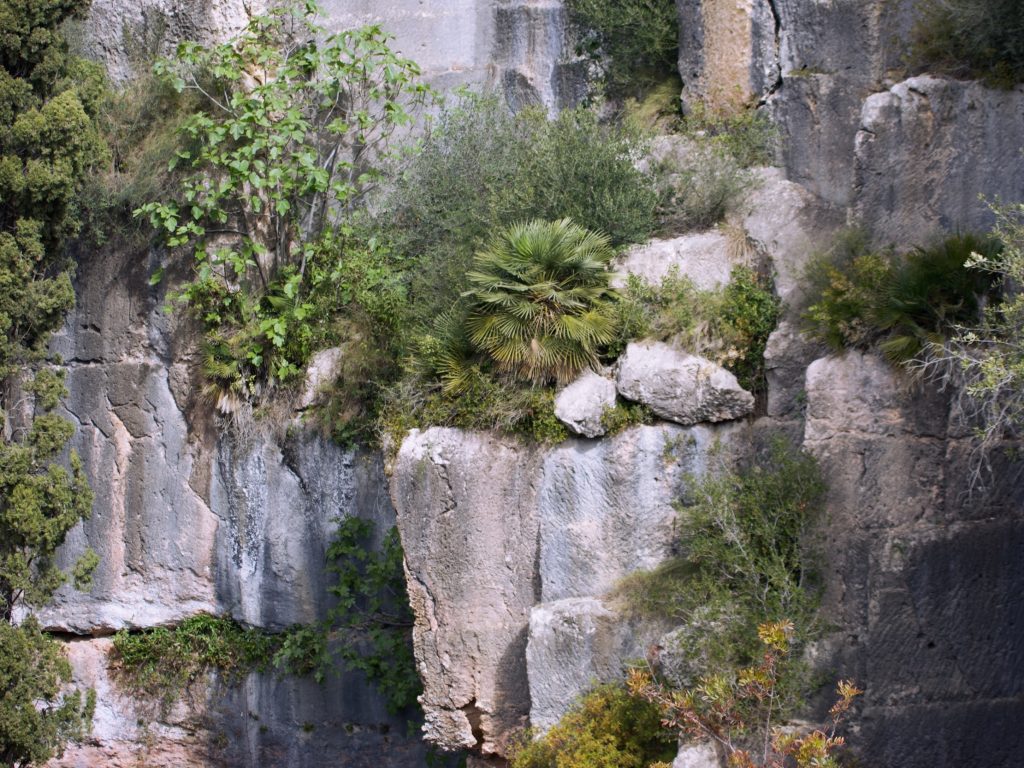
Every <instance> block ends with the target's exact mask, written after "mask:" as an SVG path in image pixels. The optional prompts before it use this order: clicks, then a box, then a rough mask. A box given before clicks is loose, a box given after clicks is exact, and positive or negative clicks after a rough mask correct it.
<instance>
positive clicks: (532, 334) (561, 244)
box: [465, 219, 615, 384]
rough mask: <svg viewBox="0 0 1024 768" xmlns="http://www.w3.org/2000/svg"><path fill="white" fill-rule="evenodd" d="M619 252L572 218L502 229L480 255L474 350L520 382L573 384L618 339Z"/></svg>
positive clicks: (473, 295)
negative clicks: (614, 280) (613, 280)
mask: <svg viewBox="0 0 1024 768" xmlns="http://www.w3.org/2000/svg"><path fill="white" fill-rule="evenodd" d="M613 255H614V252H613V250H612V248H611V244H610V241H609V239H608V238H607V237H606V236H605V235H600V234H597V233H595V232H591V231H589V230H586V229H583V228H582V227H579V226H577V225H576V224H573V223H572V221H570V220H569V219H562V220H561V221H553V222H549V221H541V220H535V221H531V222H527V223H524V224H517V225H514V226H512V227H510V228H508V229H507V230H505V231H503V232H501V233H500V234H499V235H498V236H497V237H496V238H495V239H494V240H493V241H492V242H491V244H490V245H489V246H488V247H487V248H485V249H484V250H482V251H480V252H479V253H478V254H477V256H476V261H475V265H474V266H475V269H473V270H472V271H471V272H469V274H468V278H469V281H470V284H471V285H472V289H471V290H470V291H468V292H467V294H466V297H467V298H468V299H469V302H470V309H469V311H468V313H467V315H466V319H465V328H466V331H467V332H468V335H469V339H470V341H471V343H472V344H473V346H474V347H475V348H476V349H478V350H480V351H481V352H483V353H485V354H486V355H487V357H488V358H489V359H490V360H491V361H492V362H493V363H494V365H495V366H496V368H497V369H498V370H499V371H500V372H502V373H505V374H507V375H509V376H511V377H512V378H514V379H517V380H520V381H530V382H532V383H534V384H547V383H550V382H552V381H557V382H559V383H567V382H569V381H571V380H572V379H573V378H574V377H575V376H576V375H577V374H578V373H579V372H580V371H582V370H583V369H584V368H587V367H597V365H598V352H599V350H600V348H601V347H602V346H603V345H606V344H608V343H610V342H611V341H612V340H613V339H614V338H615V314H614V300H615V293H614V292H613V291H612V289H611V287H610V286H609V278H610V276H611V273H610V272H609V263H610V261H611V259H612V256H613Z"/></svg>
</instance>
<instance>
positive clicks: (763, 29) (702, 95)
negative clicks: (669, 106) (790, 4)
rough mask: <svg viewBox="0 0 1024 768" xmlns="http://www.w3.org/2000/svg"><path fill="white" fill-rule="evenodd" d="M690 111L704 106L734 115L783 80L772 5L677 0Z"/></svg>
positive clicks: (765, 1)
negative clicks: (695, 107)
mask: <svg viewBox="0 0 1024 768" xmlns="http://www.w3.org/2000/svg"><path fill="white" fill-rule="evenodd" d="M676 9H677V11H678V14H679V36H680V44H679V74H680V75H681V77H682V78H683V102H684V108H686V107H689V106H690V105H693V104H695V103H697V102H701V103H703V104H705V105H707V106H709V107H710V108H711V109H713V110H716V111H726V112H729V111H733V110H737V109H740V108H742V107H743V106H744V105H746V104H749V103H750V102H751V101H756V100H757V99H759V98H760V97H761V96H762V95H763V94H764V93H766V92H767V91H768V90H769V89H770V88H772V87H773V86H774V84H775V83H776V81H777V80H778V77H779V53H778V43H777V39H776V35H777V31H776V29H775V26H776V25H775V18H774V15H773V9H772V3H771V0H740V1H739V2H737V0H676Z"/></svg>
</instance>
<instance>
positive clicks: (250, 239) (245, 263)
mask: <svg viewBox="0 0 1024 768" xmlns="http://www.w3.org/2000/svg"><path fill="white" fill-rule="evenodd" d="M318 12H319V8H318V6H317V4H316V3H315V2H312V0H310V1H309V2H300V1H299V0H293V1H291V2H288V3H285V4H284V5H281V6H275V7H274V8H272V9H271V10H270V11H268V12H267V13H266V14H265V15H259V16H254V17H252V18H251V19H250V21H249V23H248V24H247V26H246V28H245V29H244V30H242V31H241V32H240V33H239V34H238V35H237V36H236V37H235V38H234V39H232V40H230V41H228V42H225V43H222V44H219V45H214V46H210V47H204V46H201V45H199V44H195V43H187V44H183V45H182V46H179V49H178V52H177V55H176V56H175V58H174V59H172V60H170V61H164V62H158V65H157V72H158V73H159V74H160V75H161V76H162V77H163V78H164V79H165V80H166V82H167V83H169V84H171V85H172V86H173V87H174V88H175V89H176V90H178V91H188V92H190V93H193V94H198V98H199V102H200V104H201V108H199V109H197V110H196V111H194V112H193V113H192V114H190V115H189V116H188V118H187V119H186V120H185V121H184V123H183V124H182V127H181V131H182V134H183V139H184V141H183V142H182V145H181V146H180V147H179V148H178V150H177V152H176V156H175V161H176V162H178V164H179V165H182V166H183V167H187V169H188V170H187V172H186V173H184V174H182V177H181V178H180V181H179V183H178V185H177V189H176V190H175V194H174V195H172V196H171V197H170V198H164V199H158V200H155V201H151V202H149V203H147V204H145V205H143V206H141V208H140V209H138V211H137V213H138V214H145V215H146V216H147V217H148V218H149V220H150V222H151V223H152V225H153V227H154V228H155V229H156V230H157V232H159V233H161V236H162V238H163V239H164V241H165V244H166V245H167V246H168V247H169V248H172V249H173V248H180V247H183V248H186V249H187V251H188V255H189V259H188V264H189V267H190V268H191V271H192V273H193V274H194V277H193V278H192V279H191V280H190V281H188V282H186V283H185V284H184V285H183V286H182V288H181V289H180V290H179V291H177V292H176V297H177V298H178V299H180V300H181V301H182V302H183V303H184V304H185V305H186V306H187V307H188V308H189V309H190V311H191V312H192V314H193V315H194V316H195V317H196V318H197V319H198V320H199V321H200V323H201V324H202V326H203V330H204V332H205V335H206V341H207V345H206V350H205V351H206V364H205V365H204V369H205V371H206V373H207V374H208V379H209V381H210V386H211V388H212V390H213V391H212V393H211V394H212V395H213V396H214V399H215V400H216V401H217V402H218V405H219V406H220V407H221V409H222V410H225V411H231V410H233V409H234V408H235V407H237V404H238V403H241V402H245V401H247V400H254V399H255V398H256V397H257V394H265V393H267V392H269V391H270V390H271V389H272V388H273V385H274V384H276V383H283V382H288V381H290V380H296V379H297V378H298V377H299V375H300V374H301V372H302V369H303V367H304V365H305V363H306V362H307V360H308V357H309V354H310V353H311V343H310V342H311V335H312V333H311V331H310V329H309V328H308V326H309V325H310V324H311V323H315V322H317V321H320V320H322V319H323V309H324V308H323V307H321V306H320V305H319V304H318V303H317V302H316V301H314V300H312V298H311V294H312V293H313V292H315V291H316V290H317V288H318V285H317V283H316V278H317V272H316V270H313V269H310V268H309V267H310V262H311V260H315V259H316V257H317V252H318V251H321V250H324V249H325V248H327V243H329V242H330V240H331V238H332V237H333V236H335V235H336V234H337V233H339V232H342V230H343V229H344V228H345V227H349V226H350V225H351V218H352V212H353V210H354V209H355V208H356V207H357V206H358V205H359V204H360V203H361V201H362V200H363V199H364V197H365V196H366V195H367V194H368V192H369V191H370V190H371V189H373V188H375V187H376V185H377V184H379V183H380V181H381V179H382V175H383V170H382V166H383V165H384V164H385V163H386V162H387V161H389V160H390V159H392V158H394V156H395V155H396V154H401V151H400V150H399V149H398V148H397V147H396V146H393V145H392V144H391V142H390V139H391V137H392V136H393V135H394V133H395V131H396V130H398V129H400V128H403V127H404V126H407V125H409V124H410V123H411V121H412V116H413V114H415V112H416V111H417V110H418V108H419V107H421V106H423V105H424V104H425V103H426V102H427V101H428V100H429V90H428V89H427V88H426V86H424V85H423V84H422V83H420V82H419V80H418V76H419V68H418V67H417V65H416V64H415V63H414V62H412V61H410V60H408V59H405V58H403V57H401V56H399V55H398V54H397V53H395V52H394V51H393V50H392V49H391V48H390V46H389V38H388V36H387V35H386V34H385V33H384V32H383V31H382V30H381V29H380V28H379V27H373V26H370V27H364V28H362V29H358V30H349V31H344V32H340V33H337V34H327V31H326V30H325V29H323V28H322V27H320V26H319V25H318V24H317V22H316V17H317V14H318ZM257 70H258V71H261V72H264V73H268V72H269V73H272V74H271V75H270V76H268V77H266V78H254V77H252V76H251V73H252V72H253V71H257ZM211 94H216V95H215V96H214V95H211ZM342 234H345V233H344V232H342ZM320 276H321V277H322V276H323V274H322V273H321V274H320ZM159 277H160V275H159V274H157V275H155V278H156V279H159Z"/></svg>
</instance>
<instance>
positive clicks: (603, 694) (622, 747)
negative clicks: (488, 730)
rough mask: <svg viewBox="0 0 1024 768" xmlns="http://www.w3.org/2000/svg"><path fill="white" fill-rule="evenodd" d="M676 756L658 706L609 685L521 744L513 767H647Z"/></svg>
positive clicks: (622, 688) (617, 686)
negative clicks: (540, 735)
mask: <svg viewBox="0 0 1024 768" xmlns="http://www.w3.org/2000/svg"><path fill="white" fill-rule="evenodd" d="M675 752H676V742H675V739H674V738H672V737H670V736H669V734H668V732H667V731H666V730H665V729H664V728H663V727H662V725H661V715H660V711H659V708H658V707H657V705H656V704H653V703H651V702H648V701H645V700H644V699H642V698H640V697H636V696H632V695H631V694H630V693H629V692H628V691H627V690H626V689H625V688H624V687H623V686H621V685H615V684H607V685H602V686H599V687H597V688H595V689H594V690H593V691H591V692H590V693H588V694H586V695H585V696H583V697H582V698H581V699H580V700H579V701H578V702H576V704H575V705H574V706H573V708H572V709H570V710H569V712H568V713H567V714H566V715H565V716H563V717H562V719H561V720H559V722H558V723H557V724H556V725H554V726H552V728H551V729H550V730H549V731H548V732H547V733H546V734H544V736H542V737H541V738H539V739H537V740H535V741H531V740H529V739H527V740H525V741H524V742H523V743H522V744H520V745H519V747H518V748H517V749H515V750H514V751H513V754H512V760H511V768H647V766H649V765H650V764H651V763H652V762H657V761H663V760H671V759H672V757H673V756H674V755H675Z"/></svg>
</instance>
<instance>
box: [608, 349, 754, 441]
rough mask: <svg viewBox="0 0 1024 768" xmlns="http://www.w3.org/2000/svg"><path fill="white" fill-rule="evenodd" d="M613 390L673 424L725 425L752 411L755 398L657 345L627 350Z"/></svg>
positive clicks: (716, 368) (713, 368) (722, 373)
mask: <svg viewBox="0 0 1024 768" xmlns="http://www.w3.org/2000/svg"><path fill="white" fill-rule="evenodd" d="M616 386H617V387H618V390H619V394H620V395H622V396H623V397H625V398H626V399H628V400H634V401H636V402H638V403H643V404H644V405H646V406H648V407H649V408H650V409H651V410H652V411H654V412H655V413H656V414H658V415H659V416H661V417H662V418H664V419H669V420H670V421H674V422H676V423H678V424H684V425H685V424H699V423H701V422H716V421H729V420H731V419H738V418H741V417H743V416H746V415H747V414H749V413H750V412H751V411H753V409H754V396H753V395H751V394H750V393H749V392H747V391H746V390H745V389H743V388H742V387H741V386H740V385H739V383H738V382H737V381H736V377H735V376H733V375H732V374H731V373H729V372H728V371H727V370H725V369H724V368H722V367H721V366H720V365H716V364H715V363H713V362H711V361H710V360H706V359H704V358H703V357H697V356H696V355H689V354H687V353H685V352H680V351H679V350H678V349H675V348H674V347H670V346H669V345H668V344H663V343H661V342H643V343H636V342H634V343H631V344H630V345H629V346H628V347H626V352H625V353H624V354H623V355H622V357H621V358H620V359H619V372H618V378H617V380H616Z"/></svg>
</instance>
